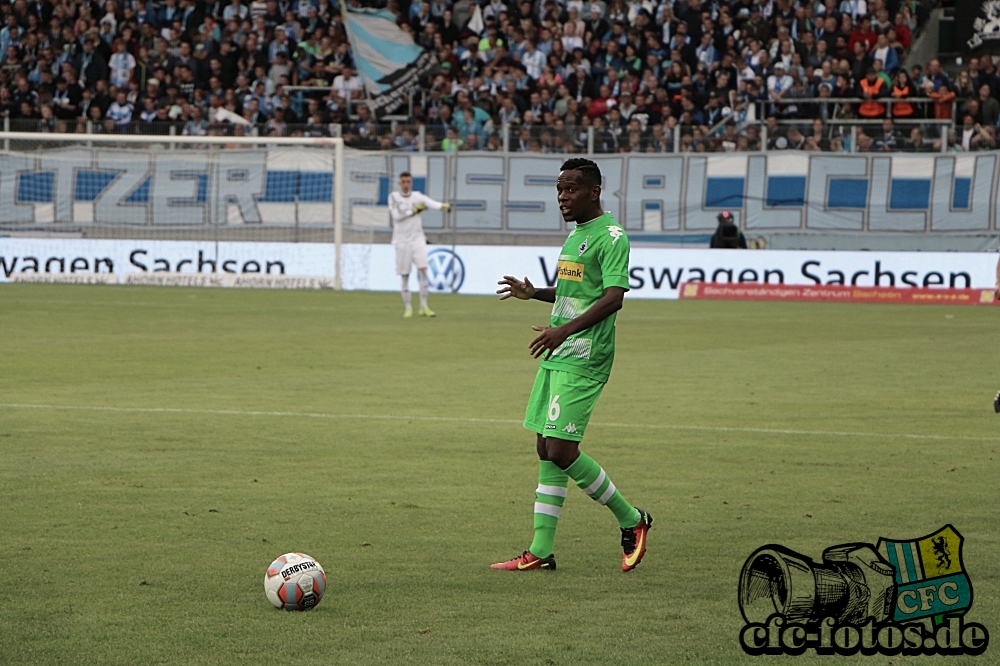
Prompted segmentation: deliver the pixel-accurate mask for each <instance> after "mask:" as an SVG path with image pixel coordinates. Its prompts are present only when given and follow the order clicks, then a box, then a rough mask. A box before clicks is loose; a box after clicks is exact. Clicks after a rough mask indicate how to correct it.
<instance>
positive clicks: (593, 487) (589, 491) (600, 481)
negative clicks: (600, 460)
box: [583, 467, 608, 497]
mask: <svg viewBox="0 0 1000 666" xmlns="http://www.w3.org/2000/svg"><path fill="white" fill-rule="evenodd" d="M606 478H608V475H607V474H606V473H605V472H604V468H603V467H602V468H601V473H600V474H598V475H597V481H594V482H593V483H592V484H590V485H589V486H587V487H586V488H584V489H583V492H585V493H587V494H588V495H590V496H591V497H593V496H594V493H596V492H597V491H598V490H599V489H600V487H601V484H603V483H604V479H606Z"/></svg>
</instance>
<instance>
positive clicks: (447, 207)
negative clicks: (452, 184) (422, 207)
mask: <svg viewBox="0 0 1000 666" xmlns="http://www.w3.org/2000/svg"><path fill="white" fill-rule="evenodd" d="M441 210H443V211H444V212H446V213H450V212H451V204H450V203H443V204H441Z"/></svg>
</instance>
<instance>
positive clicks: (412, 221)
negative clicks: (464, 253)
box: [389, 171, 451, 317]
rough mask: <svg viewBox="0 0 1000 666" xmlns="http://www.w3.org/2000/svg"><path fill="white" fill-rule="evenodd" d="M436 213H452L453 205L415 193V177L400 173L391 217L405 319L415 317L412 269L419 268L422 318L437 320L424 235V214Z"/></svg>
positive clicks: (390, 196)
mask: <svg viewBox="0 0 1000 666" xmlns="http://www.w3.org/2000/svg"><path fill="white" fill-rule="evenodd" d="M428 208H433V209H434V210H443V211H445V212H448V211H450V210H451V204H448V203H442V202H440V201H435V200H434V199H431V198H430V197H429V196H427V195H425V194H424V193H422V192H414V191H413V178H412V176H410V173H409V172H408V171H404V172H403V173H401V174H399V191H398V192H393V193H391V194H390V195H389V215H390V216H391V217H392V244H393V245H394V246H395V247H396V273H398V274H399V275H400V277H401V278H402V280H403V284H402V293H403V306H404V307H405V310H404V311H403V316H404V317H412V316H413V305H412V304H411V303H410V266H416V267H417V278H418V280H419V282H420V310H419V311H418V314H419V315H420V316H421V317H433V316H434V312H433V311H432V310H431V309H430V308H429V307H427V237H426V236H424V225H423V220H421V219H420V213H422V212H423V211H425V210H427V209H428Z"/></svg>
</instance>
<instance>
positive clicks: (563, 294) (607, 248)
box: [491, 158, 653, 571]
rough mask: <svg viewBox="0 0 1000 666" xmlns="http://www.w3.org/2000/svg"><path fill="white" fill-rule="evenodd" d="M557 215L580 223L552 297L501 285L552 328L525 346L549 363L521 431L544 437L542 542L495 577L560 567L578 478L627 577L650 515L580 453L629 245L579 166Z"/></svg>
mask: <svg viewBox="0 0 1000 666" xmlns="http://www.w3.org/2000/svg"><path fill="white" fill-rule="evenodd" d="M556 191H557V192H558V202H559V212H561V213H562V216H563V219H564V220H567V221H569V222H575V223H576V228H575V229H573V231H572V233H570V235H569V238H567V239H566V242H565V244H563V248H562V252H561V253H560V254H559V263H558V269H557V281H556V287H555V289H551V288H549V289H536V288H535V287H534V285H532V284H531V282H530V281H529V280H528V278H524V281H523V282H522V281H521V280H518V279H517V278H515V277H512V276H510V275H506V276H504V279H503V280H501V281H500V282H498V284H500V285H501V288H500V289H498V290H497V293H498V294H500V299H501V300H505V299H508V298H510V297H511V296H513V297H514V298H519V299H521V300H529V299H535V300H538V301H544V302H546V303H552V304H553V306H552V318H551V322H550V326H547V327H541V326H533V327H532V328H533V329H534V330H535V331H538V337H536V338H535V339H534V340H532V341H531V343H530V344H529V345H528V348H529V349H530V351H531V354H532V355H533V356H534V357H535V358H539V357H542V356H543V355H544V358H542V363H541V367H540V368H539V369H538V375H537V376H536V377H535V385H534V387H533V388H532V390H531V397H530V398H529V399H528V410H527V414H526V415H525V418H524V427H525V428H527V429H529V430H532V431H534V432H535V433H537V436H536V447H537V450H538V457H539V458H540V459H541V462H540V466H539V472H538V489H537V490H536V491H535V537H534V539H533V540H532V542H531V546H530V547H529V548H528V550H526V551H524V552H523V553H522V554H521V555H519V556H517V557H515V558H513V559H511V560H508V561H506V562H497V563H496V564H493V565H491V566H492V568H494V569H504V570H507V571H529V570H532V569H555V568H556V560H555V557H554V556H553V554H552V544H553V541H554V539H555V533H556V525H557V523H558V522H559V514H560V512H561V510H562V505H563V501H564V500H565V498H566V488H567V487H568V485H569V480H570V479H572V480H573V481H574V483H576V485H577V486H579V487H580V488H581V489H582V490H583V492H585V493H587V495H589V496H590V497H591V499H593V500H595V501H597V502H598V503H600V504H603V505H605V506H607V507H608V508H609V509H611V511H612V513H614V515H615V518H617V519H618V524H619V526H620V527H621V533H622V539H621V543H622V571H631V570H632V569H634V568H635V567H636V566H638V564H639V562H640V561H641V560H642V556H643V555H644V554H645V552H646V535H647V533H648V532H649V528H650V526H652V524H653V519H652V517H651V516H650V515H649V514H648V513H646V512H645V511H643V510H642V509H638V508H636V507H634V506H632V505H631V504H629V503H628V502H627V501H626V500H625V498H624V497H623V496H622V494H621V493H620V492H618V490H617V489H616V488H615V484H613V483H611V479H610V478H609V477H608V475H607V474H606V473H605V471H604V470H603V469H601V466H600V465H598V464H597V463H596V462H594V460H593V458H591V457H590V456H588V455H587V454H586V453H583V452H581V451H580V440H582V439H583V434H584V432H585V431H586V429H587V422H588V421H589V420H590V414H591V412H592V411H593V410H594V405H596V404H597V399H598V398H599V397H600V395H601V390H602V389H603V388H604V384H605V382H607V381H608V376H609V375H610V374H611V364H612V363H613V362H614V355H615V314H616V313H617V312H618V310H620V309H621V307H622V300H623V299H624V297H625V292H626V291H628V288H629V285H628V253H629V244H628V237H627V236H626V235H625V231H624V230H623V229H622V228H621V227H620V226H619V225H618V224H617V223H616V222H615V220H614V218H613V217H612V216H611V214H610V213H605V212H604V211H603V210H602V209H601V170H600V169H599V168H598V166H597V164H595V163H594V162H592V161H590V160H587V159H582V158H576V159H571V160H568V161H566V162H565V163H564V164H563V165H562V169H561V170H560V173H559V179H558V181H557V183H556Z"/></svg>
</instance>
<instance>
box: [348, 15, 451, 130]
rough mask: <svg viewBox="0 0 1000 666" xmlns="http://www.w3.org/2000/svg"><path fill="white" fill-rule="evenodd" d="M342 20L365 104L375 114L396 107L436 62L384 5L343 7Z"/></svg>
mask: <svg viewBox="0 0 1000 666" xmlns="http://www.w3.org/2000/svg"><path fill="white" fill-rule="evenodd" d="M346 9H347V11H346V12H345V15H344V22H345V24H346V26H347V37H348V39H349V40H350V42H351V51H352V54H353V56H354V64H355V66H356V67H357V68H358V74H360V76H361V80H362V81H363V82H364V86H365V93H366V94H367V96H368V107H369V108H370V109H371V110H372V112H373V113H375V115H376V116H381V115H383V114H386V113H391V112H393V111H395V110H396V109H397V108H399V106H400V105H402V104H403V102H404V101H405V100H406V96H407V95H408V94H409V93H410V91H411V90H412V89H413V87H414V86H415V85H416V84H417V82H418V81H419V79H420V77H421V76H423V75H424V74H426V73H427V72H429V71H430V70H431V69H432V68H433V67H434V65H435V64H436V63H437V59H436V58H435V57H434V54H433V53H431V52H430V51H425V50H424V49H423V48H422V47H421V46H419V45H418V44H415V43H414V42H413V38H412V37H411V36H410V35H409V34H408V33H406V32H403V31H402V30H401V29H400V28H399V26H398V25H396V15H395V14H393V13H392V12H390V11H387V10H385V9H368V8H360V9H355V8H351V7H347V8H346Z"/></svg>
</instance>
